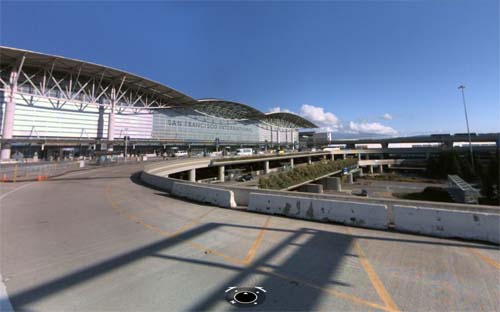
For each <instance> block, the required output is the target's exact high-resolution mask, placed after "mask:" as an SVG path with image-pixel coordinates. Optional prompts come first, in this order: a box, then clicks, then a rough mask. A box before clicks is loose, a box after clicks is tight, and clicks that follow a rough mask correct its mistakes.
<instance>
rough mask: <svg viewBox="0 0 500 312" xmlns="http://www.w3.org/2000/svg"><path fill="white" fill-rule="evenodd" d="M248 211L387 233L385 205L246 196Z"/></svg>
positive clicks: (251, 194)
mask: <svg viewBox="0 0 500 312" xmlns="http://www.w3.org/2000/svg"><path fill="white" fill-rule="evenodd" d="M248 210H250V211H256V212H263V213H269V214H278V215H284V216H288V217H293V218H299V219H308V220H318V221H324V222H338V223H343V224H348V225H356V226H361V227H368V228H376V229H387V224H388V222H387V218H388V215H387V207H386V206H385V205H376V204H362V203H353V202H344V201H337V200H325V199H314V198H307V197H295V196H278V195H270V194H259V193H250V197H249V204H248Z"/></svg>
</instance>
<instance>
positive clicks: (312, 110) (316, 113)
mask: <svg viewBox="0 0 500 312" xmlns="http://www.w3.org/2000/svg"><path fill="white" fill-rule="evenodd" d="M300 115H301V116H302V117H304V118H306V119H308V120H310V121H311V122H313V123H315V124H317V125H318V126H319V127H320V128H325V129H330V131H332V130H333V129H338V128H339V126H340V121H339V119H338V118H337V116H335V115H334V114H333V113H329V112H325V110H324V109H323V107H318V106H313V105H309V104H304V105H302V107H301V108H300Z"/></svg>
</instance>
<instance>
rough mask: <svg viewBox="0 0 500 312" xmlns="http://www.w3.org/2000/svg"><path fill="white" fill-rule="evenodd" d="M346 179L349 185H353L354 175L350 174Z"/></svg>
mask: <svg viewBox="0 0 500 312" xmlns="http://www.w3.org/2000/svg"><path fill="white" fill-rule="evenodd" d="M346 178H347V183H348V184H352V183H353V182H354V179H353V177H352V173H349V174H348V175H346Z"/></svg>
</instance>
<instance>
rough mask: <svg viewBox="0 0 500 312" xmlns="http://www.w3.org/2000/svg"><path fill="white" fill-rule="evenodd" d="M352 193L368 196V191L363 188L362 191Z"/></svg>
mask: <svg viewBox="0 0 500 312" xmlns="http://www.w3.org/2000/svg"><path fill="white" fill-rule="evenodd" d="M351 194H352V195H356V196H362V197H367V196H368V192H367V191H366V190H365V189H363V190H361V191H360V192H351Z"/></svg>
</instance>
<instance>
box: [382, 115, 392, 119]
mask: <svg viewBox="0 0 500 312" xmlns="http://www.w3.org/2000/svg"><path fill="white" fill-rule="evenodd" d="M382 118H383V119H385V120H392V115H391V114H389V113H385V114H383V115H382Z"/></svg>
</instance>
